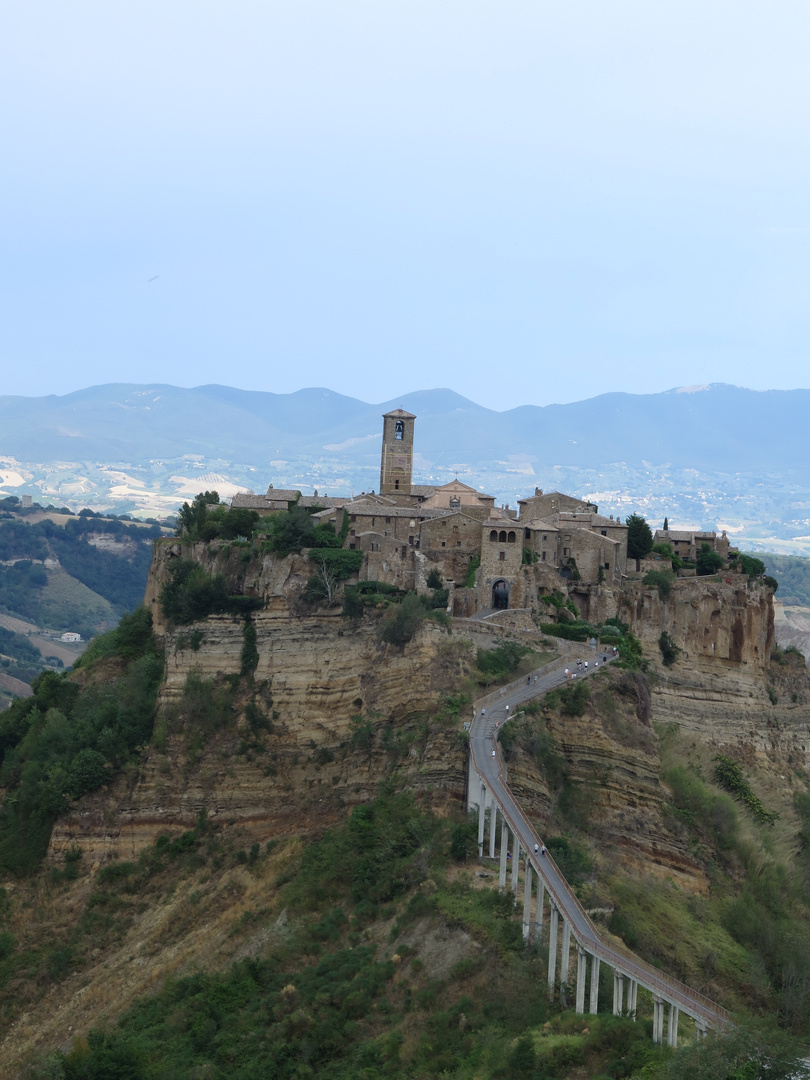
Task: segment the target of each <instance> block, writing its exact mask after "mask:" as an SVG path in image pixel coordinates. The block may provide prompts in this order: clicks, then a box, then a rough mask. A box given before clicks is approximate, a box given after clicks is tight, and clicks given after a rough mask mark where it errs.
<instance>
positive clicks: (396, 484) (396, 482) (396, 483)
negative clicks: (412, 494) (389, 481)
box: [394, 480, 399, 491]
mask: <svg viewBox="0 0 810 1080" xmlns="http://www.w3.org/2000/svg"><path fill="white" fill-rule="evenodd" d="M394 490H395V491H399V480H395V481H394Z"/></svg>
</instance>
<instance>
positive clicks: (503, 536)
mask: <svg viewBox="0 0 810 1080" xmlns="http://www.w3.org/2000/svg"><path fill="white" fill-rule="evenodd" d="M498 543H499V544H505V543H506V533H505V531H504V530H503V529H501V531H500V532H499V533H498Z"/></svg>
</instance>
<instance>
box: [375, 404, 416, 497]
mask: <svg viewBox="0 0 810 1080" xmlns="http://www.w3.org/2000/svg"><path fill="white" fill-rule="evenodd" d="M415 420H416V417H415V416H414V415H413V413H409V412H405V410H404V409H394V410H393V412H389V413H383V441H382V457H381V459H380V494H381V495H410V493H411V475H412V472H413V428H414V422H415Z"/></svg>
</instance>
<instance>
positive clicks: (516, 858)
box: [512, 833, 520, 896]
mask: <svg viewBox="0 0 810 1080" xmlns="http://www.w3.org/2000/svg"><path fill="white" fill-rule="evenodd" d="M519 877H520V840H518V838H517V834H516V833H512V892H513V893H514V894H515V896H517V891H518V878H519Z"/></svg>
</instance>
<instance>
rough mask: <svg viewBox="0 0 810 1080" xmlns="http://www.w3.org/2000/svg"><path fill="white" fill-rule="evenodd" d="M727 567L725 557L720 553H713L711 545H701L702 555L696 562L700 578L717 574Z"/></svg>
mask: <svg viewBox="0 0 810 1080" xmlns="http://www.w3.org/2000/svg"><path fill="white" fill-rule="evenodd" d="M724 565H725V561H724V559H723V556H722V555H721V554H720V552H719V551H712V549H711V547H710V545H709V544H701V545H700V553H699V554H698V557H697V559H696V560H695V566H696V568H697V573H698V577H708V576H709V575H710V574H716V573H717V571H718V570H720V569H721V567H722V566H724Z"/></svg>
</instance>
